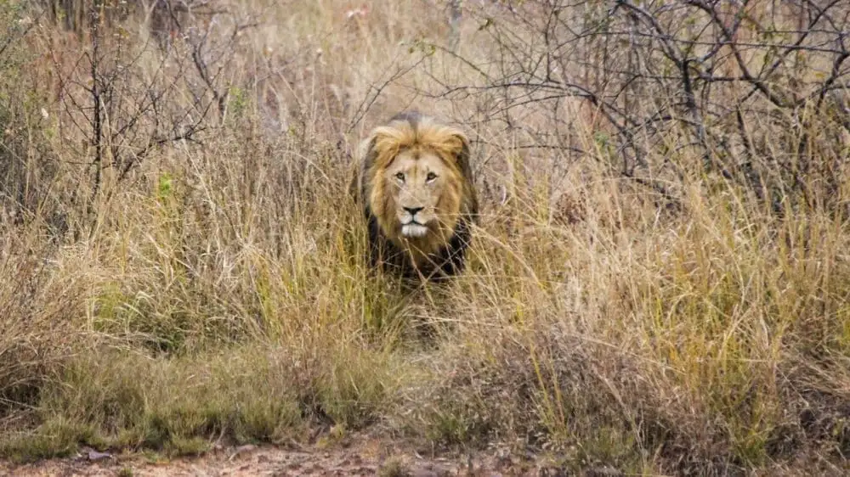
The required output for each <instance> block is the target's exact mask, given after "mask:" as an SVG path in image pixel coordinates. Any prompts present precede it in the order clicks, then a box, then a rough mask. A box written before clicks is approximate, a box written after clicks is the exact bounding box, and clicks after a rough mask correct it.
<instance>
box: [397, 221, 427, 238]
mask: <svg viewBox="0 0 850 477" xmlns="http://www.w3.org/2000/svg"><path fill="white" fill-rule="evenodd" d="M427 233H428V227H426V226H424V225H421V224H407V225H402V226H401V235H403V236H404V237H407V238H421V237H424V236H425V235H426V234H427Z"/></svg>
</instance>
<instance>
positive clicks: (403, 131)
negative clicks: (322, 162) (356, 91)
mask: <svg viewBox="0 0 850 477" xmlns="http://www.w3.org/2000/svg"><path fill="white" fill-rule="evenodd" d="M361 156H362V159H361V161H362V162H361V164H360V169H359V171H358V174H357V177H356V178H355V191H354V192H355V194H356V196H357V197H358V199H359V200H360V202H361V205H362V206H363V208H364V212H365V216H366V219H367V221H368V222H369V239H370V245H371V259H372V263H373V265H378V266H387V265H389V266H391V267H393V268H397V269H400V271H402V273H404V274H408V275H409V274H411V273H422V274H424V275H427V276H445V275H452V274H454V273H457V272H458V271H460V270H461V269H462V268H463V262H464V255H465V250H466V247H467V246H468V244H469V239H470V225H471V222H472V221H473V220H474V218H475V216H476V214H477V213H478V202H477V200H476V194H475V189H474V186H473V178H472V172H471V168H470V165H469V141H468V139H467V138H466V136H465V135H464V134H463V132H461V131H460V130H458V129H455V128H453V127H449V126H445V125H442V124H440V123H438V122H436V121H435V120H434V119H432V118H430V117H426V116H422V115H420V114H419V113H415V112H412V113H403V114H400V115H397V116H396V117H394V118H393V119H391V120H390V122H389V123H388V124H387V125H385V126H381V127H378V128H375V129H374V130H373V131H372V133H371V134H370V135H369V137H368V138H367V139H366V140H364V141H363V144H362V147H361Z"/></svg>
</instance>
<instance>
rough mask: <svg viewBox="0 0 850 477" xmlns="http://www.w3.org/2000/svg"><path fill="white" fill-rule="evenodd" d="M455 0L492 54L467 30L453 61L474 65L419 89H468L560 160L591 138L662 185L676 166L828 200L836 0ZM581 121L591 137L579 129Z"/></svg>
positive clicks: (837, 87) (802, 199)
mask: <svg viewBox="0 0 850 477" xmlns="http://www.w3.org/2000/svg"><path fill="white" fill-rule="evenodd" d="M473 5H475V4H473ZM466 14H467V15H468V16H469V17H470V19H471V20H473V21H475V22H476V23H477V26H478V32H477V33H476V34H475V35H476V36H477V37H480V36H481V35H485V36H486V38H487V40H484V41H488V42H491V43H492V45H494V46H495V48H496V50H495V51H494V56H492V57H487V58H479V57H476V51H477V50H476V49H475V46H474V45H469V47H468V48H467V49H466V53H465V52H464V51H463V50H461V51H460V52H459V53H458V54H457V63H458V64H459V65H460V67H461V68H465V69H468V70H469V71H470V72H472V73H473V74H474V75H475V76H476V80H475V81H474V82H472V83H463V82H460V83H451V84H443V85H442V88H433V89H430V90H428V91H427V94H428V95H429V96H431V97H435V98H450V99H452V100H462V99H464V98H470V99H472V100H473V102H474V103H476V104H477V105H478V107H477V108H478V110H479V111H480V113H481V114H483V116H484V117H485V118H486V119H484V121H486V122H489V123H494V124H497V125H499V127H502V128H505V129H507V130H512V131H515V132H516V133H518V134H519V135H518V137H519V138H520V141H521V144H520V147H521V148H532V149H543V150H551V149H555V150H557V151H560V153H561V157H563V158H564V159H565V160H566V161H569V162H575V161H576V160H578V159H580V158H584V157H588V156H589V155H592V153H594V152H595V151H594V150H601V151H602V152H603V154H601V155H599V157H600V158H603V159H604V160H605V161H606V162H607V163H606V164H605V165H606V166H607V167H609V168H610V170H611V171H612V172H613V173H614V174H617V175H620V176H622V177H626V178H629V179H631V180H634V181H638V182H640V183H642V184H645V185H647V186H650V187H651V188H653V189H655V190H656V191H657V192H659V193H661V194H662V195H663V196H664V198H665V199H666V200H667V201H676V202H678V199H676V198H675V195H677V194H676V193H675V191H674V190H670V189H671V187H673V188H674V189H675V188H678V186H679V185H681V184H682V181H683V180H684V179H685V178H686V177H695V175H696V176H698V175H700V174H709V175H712V174H715V175H718V176H720V177H722V178H723V179H724V180H729V181H732V182H733V183H735V184H736V186H740V187H743V188H745V189H747V190H749V191H751V192H752V193H753V194H754V195H755V196H756V197H757V198H758V199H759V200H762V201H767V202H769V203H770V204H772V207H773V208H774V209H775V210H776V211H781V210H782V208H783V207H784V205H783V204H785V203H786V200H790V202H791V203H793V204H799V203H804V204H807V205H809V206H813V205H815V204H822V203H831V205H832V206H833V207H834V206H836V205H838V204H835V203H834V201H832V198H834V197H835V192H836V190H837V188H838V187H839V183H840V177H841V176H842V174H844V171H843V167H842V166H841V163H842V160H843V159H845V158H846V151H845V150H844V148H843V147H842V143H843V140H844V139H843V138H844V137H846V135H847V131H848V130H847V127H848V124H850V123H848V117H850V116H848V110H847V93H846V88H847V81H848V75H849V74H850V66H848V64H847V63H846V60H847V58H848V56H850V51H848V44H847V42H848V39H847V35H848V29H849V28H850V27H848V22H850V20H849V19H848V10H847V6H846V5H845V4H844V3H843V2H808V1H798V0H788V1H779V2H771V3H769V4H765V3H762V2H748V1H743V2H725V1H701V0H694V1H682V2H672V3H671V2H665V1H651V2H639V3H636V2H631V1H589V2H578V3H576V2H558V1H530V2H516V3H515V2H506V3H502V2H499V3H497V4H485V5H483V6H478V7H476V6H469V7H467V11H466ZM470 35H472V34H470ZM476 41H482V40H481V39H478V40H476ZM479 116H480V114H479ZM479 116H475V120H477V118H478V117H479ZM472 119H473V118H472V117H469V118H468V120H472ZM588 122H589V124H590V127H591V128H592V129H593V130H594V132H593V134H594V140H595V143H593V144H587V143H582V142H581V141H580V140H579V139H578V138H579V137H580V135H579V134H577V133H576V131H577V128H578V127H584V125H586V124H588ZM812 129H816V130H817V131H819V135H818V137H811V133H810V132H807V131H811V130H812ZM778 137H781V138H782V139H781V140H778V141H777V138H778ZM694 155H697V156H699V157H700V158H701V161H700V163H699V164H692V163H690V161H689V158H691V157H694Z"/></svg>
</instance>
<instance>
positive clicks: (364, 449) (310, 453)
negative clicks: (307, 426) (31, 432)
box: [0, 438, 618, 477]
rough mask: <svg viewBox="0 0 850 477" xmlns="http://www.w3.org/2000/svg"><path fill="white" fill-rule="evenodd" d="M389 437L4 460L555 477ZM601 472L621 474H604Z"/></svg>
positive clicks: (12, 469)
mask: <svg viewBox="0 0 850 477" xmlns="http://www.w3.org/2000/svg"><path fill="white" fill-rule="evenodd" d="M428 454H429V452H426V451H421V450H420V451H417V450H416V448H415V447H412V446H410V445H399V444H395V443H391V442H388V441H387V440H386V439H383V440H382V439H374V438H362V439H358V440H356V442H343V443H337V444H334V445H330V446H325V447H318V446H312V447H304V448H294V447H289V448H284V447H276V446H259V447H257V446H252V445H246V446H241V447H222V446H216V447H215V448H214V449H213V450H211V451H210V452H207V453H205V454H203V455H201V456H196V457H178V458H173V459H168V458H165V457H162V456H156V455H151V454H138V453H137V454H115V455H113V454H108V453H100V452H97V451H94V450H92V449H87V448H84V449H82V450H81V451H80V452H79V453H77V455H76V456H72V457H69V458H65V459H51V460H44V461H40V462H35V463H30V464H23V465H13V464H11V463H8V462H2V461H0V475H3V476H5V475H9V476H38V477H40V476H51V477H52V476H62V477H65V476H87V477H93V476H98V477H101V476H122V477H124V476H126V477H129V476H151V477H154V476H155V477H160V476H162V477H165V476H296V475H298V476H308V477H310V476H369V475H382V476H387V477H390V476H415V477H442V476H470V477H471V476H488V477H489V476H514V475H516V476H520V475H523V476H525V475H528V476H555V475H566V474H564V473H562V472H559V471H558V470H556V469H553V468H548V467H547V466H545V465H541V464H540V463H538V464H533V463H529V462H524V461H521V459H517V458H515V457H513V456H510V455H508V454H507V453H505V452H499V451H493V452H489V453H481V454H480V455H478V454H476V455H475V456H469V455H459V454H455V455H452V456H445V457H440V456H434V455H428ZM602 475H618V474H617V473H616V472H615V473H610V474H609V473H603V474H602Z"/></svg>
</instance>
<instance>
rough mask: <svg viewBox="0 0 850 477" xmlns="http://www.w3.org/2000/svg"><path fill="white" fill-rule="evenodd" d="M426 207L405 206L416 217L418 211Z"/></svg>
mask: <svg viewBox="0 0 850 477" xmlns="http://www.w3.org/2000/svg"><path fill="white" fill-rule="evenodd" d="M422 209H424V207H405V208H404V210H406V211H407V213H409V214H410V216H411V217H416V213H417V212H419V211H420V210H422Z"/></svg>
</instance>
